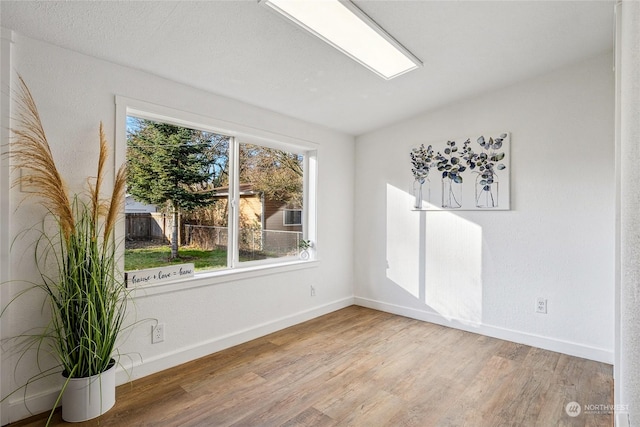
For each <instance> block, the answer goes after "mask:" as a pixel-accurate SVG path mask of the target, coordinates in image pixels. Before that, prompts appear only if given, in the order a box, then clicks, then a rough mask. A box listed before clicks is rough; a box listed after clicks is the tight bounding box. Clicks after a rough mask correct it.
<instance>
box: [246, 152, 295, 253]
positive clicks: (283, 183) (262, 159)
mask: <svg viewBox="0 0 640 427" xmlns="http://www.w3.org/2000/svg"><path fill="white" fill-rule="evenodd" d="M239 148H240V159H239V161H240V164H239V166H240V208H239V227H240V231H239V235H238V237H239V239H238V246H239V251H240V260H241V261H247V260H257V259H266V258H280V257H285V256H296V255H297V254H298V244H299V242H300V240H302V236H303V234H302V233H303V225H302V224H303V221H302V210H303V200H304V198H303V175H304V171H303V164H304V162H303V161H304V157H303V156H302V155H301V154H297V153H291V152H287V151H282V150H276V149H272V148H267V147H262V146H259V145H253V144H243V143H242V144H240V147H239ZM290 212H297V217H296V216H295V215H296V214H295V213H294V214H293V215H294V218H293V219H294V221H289V219H291V218H288V217H287V215H289V216H290V215H291V213H290Z"/></svg>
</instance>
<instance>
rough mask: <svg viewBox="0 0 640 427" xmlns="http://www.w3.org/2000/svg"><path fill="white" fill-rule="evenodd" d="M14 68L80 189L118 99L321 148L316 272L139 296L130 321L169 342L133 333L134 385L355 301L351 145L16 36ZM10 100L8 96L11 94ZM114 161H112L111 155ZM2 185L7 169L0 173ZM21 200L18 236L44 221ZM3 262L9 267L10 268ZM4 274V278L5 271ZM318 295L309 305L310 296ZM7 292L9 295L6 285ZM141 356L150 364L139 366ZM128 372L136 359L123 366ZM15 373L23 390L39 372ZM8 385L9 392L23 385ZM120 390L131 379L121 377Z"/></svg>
mask: <svg viewBox="0 0 640 427" xmlns="http://www.w3.org/2000/svg"><path fill="white" fill-rule="evenodd" d="M14 40H15V43H14V48H13V63H12V64H11V66H12V69H13V70H15V71H16V72H18V73H20V74H21V75H22V76H23V77H24V79H25V80H26V82H27V84H28V85H29V87H30V89H31V92H32V93H33V96H34V97H35V99H36V102H37V104H38V107H39V109H40V114H41V117H42V121H43V123H44V127H45V130H46V132H47V136H48V138H49V142H50V144H51V145H52V150H53V152H54V157H55V158H56V160H57V162H58V165H59V168H60V169H61V170H62V173H63V175H64V176H65V178H66V179H67V181H68V183H69V184H70V186H71V187H72V189H74V190H76V191H77V190H79V189H80V188H81V187H82V185H83V184H84V180H85V177H87V176H91V175H92V174H93V173H94V171H95V165H94V163H95V160H94V159H96V157H97V148H98V143H97V135H98V133H97V132H98V123H99V122H100V121H103V122H104V124H105V129H106V131H107V137H108V140H109V141H114V134H115V131H116V129H115V103H114V102H115V96H116V95H121V96H125V97H127V98H132V99H138V100H142V101H146V102H150V103H154V104H158V105H161V106H165V107H170V108H173V109H178V110H182V111H186V112H190V113H195V114H199V115H201V116H205V117H211V118H214V119H216V120H224V121H228V122H233V123H239V124H242V125H244V126H246V127H252V128H255V129H258V130H260V131H261V132H270V133H273V134H279V135H285V136H287V137H292V138H299V139H303V140H306V141H311V142H314V143H317V144H318V160H319V173H318V239H317V249H318V255H319V258H320V259H319V262H317V263H312V264H311V266H310V267H307V268H303V269H293V270H290V271H282V272H272V273H271V274H268V275H266V274H265V275H263V274H254V275H250V276H248V277H244V278H242V279H233V278H229V279H228V280H224V281H218V282H216V283H215V284H208V285H207V284H204V286H200V287H197V288H191V289H188V290H182V289H179V288H176V287H172V288H171V289H172V291H171V292H165V293H163V292H156V291H153V292H150V293H148V294H145V293H144V292H139V293H137V294H136V298H135V301H134V303H135V304H134V305H132V306H131V308H132V313H133V312H135V314H136V316H137V319H139V320H140V319H147V318H155V319H158V320H159V321H161V322H163V323H165V325H166V326H165V342H163V343H161V344H156V345H151V338H150V327H151V326H150V323H144V324H142V325H141V326H140V327H138V328H135V329H133V331H132V333H131V335H130V336H129V339H128V340H127V341H126V343H125V344H124V345H123V346H122V347H121V349H120V350H121V352H123V353H129V354H131V355H132V357H133V364H134V365H136V366H135V367H134V369H133V371H132V378H137V377H139V376H142V375H147V374H149V373H152V372H156V371H159V370H162V369H166V368H169V367H171V366H174V365H176V364H179V363H182V362H184V361H187V360H190V359H193V358H195V357H198V356H201V355H205V354H208V353H211V352H213V351H216V350H219V349H221V348H224V347H227V346H230V345H233V344H236V343H239V342H242V341H246V340H248V339H251V338H254V337H257V336H259V335H262V334H265V333H268V332H271V331H274V330H277V329H280V328H282V327H285V326H288V325H292V324H295V323H298V322H300V321H303V320H306V319H308V318H312V317H315V316H317V315H319V314H323V313H326V312H329V311H332V310H335V309H337V308H340V307H344V306H347V305H350V304H351V303H352V302H353V287H352V283H353V256H352V254H353V231H352V224H351V220H350V219H351V218H353V188H354V173H353V164H354V139H353V137H351V136H349V135H345V134H341V133H337V132H334V131H330V130H328V129H325V128H322V127H320V126H316V125H311V124H308V123H304V122H301V121H298V120H294V119H291V118H288V117H284V116H282V115H279V114H276V113H273V112H270V111H266V110H264V109H260V108H257V107H253V106H250V105H247V104H244V103H241V102H238V101H234V100H231V99H228V98H223V97H220V96H215V95H212V94H209V93H204V92H201V91H199V90H196V89H194V88H191V87H188V86H185V85H181V84H178V83H175V82H171V81H167V80H164V79H161V78H159V77H156V76H153V75H149V74H146V73H143V72H140V71H136V70H133V69H128V68H125V67H121V66H118V65H115V64H111V63H108V62H104V61H100V60H96V59H95V58H92V57H88V56H84V55H80V54H77V53H74V52H71V51H68V50H64V49H60V48H57V47H54V46H51V45H48V44H46V43H42V42H38V41H34V40H31V39H29V38H26V37H23V36H21V35H19V34H14ZM6 93H7V92H5V91H4V90H3V95H5V94H6ZM3 142H4V141H3ZM112 158H113V157H112ZM2 174H3V177H5V176H6V174H7V170H6V167H4V168H3V169H2ZM21 197H22V194H20V193H18V192H17V191H14V192H13V194H12V203H13V206H12V207H11V212H12V213H13V215H12V217H11V222H12V230H11V231H12V233H11V234H12V236H15V235H16V234H17V233H19V232H20V230H22V229H24V227H28V226H30V225H32V224H34V223H36V222H37V220H38V218H39V217H40V215H41V212H40V210H39V209H37V208H35V207H34V206H33V205H32V204H31V203H29V202H26V203H24V204H23V205H22V206H20V208H19V209H18V210H16V207H17V202H18V201H19V199H20V198H21ZM23 246H24V245H23V244H22V243H19V244H18V245H17V247H14V250H12V252H11V260H10V263H11V266H12V269H13V271H12V273H11V274H12V277H13V278H20V279H22V278H25V277H26V278H28V277H33V275H31V276H30V272H32V271H33V265H32V263H31V253H32V252H31V250H30V249H28V248H27V249H25V248H23ZM5 263H6V262H5ZM0 267H1V268H3V269H4V268H8V265H2V266H0ZM310 285H313V286H314V287H315V289H316V296H315V297H311V295H310V288H309V286H310ZM3 289H4V291H3V292H5V293H6V292H8V291H7V290H6V289H7V288H6V287H4V288H3ZM36 302H37V301H35V300H34V299H30V298H29V297H27V298H24V299H21V301H20V302H19V303H18V304H16V305H14V308H13V310H12V311H11V312H9V314H8V315H6V316H4V317H3V318H2V319H1V320H2V329H3V337H6V336H12V335H15V334H16V333H19V332H22V331H23V330H24V329H26V328H28V327H29V326H32V325H33V326H37V325H38V324H41V323H42V320H38V319H40V315H39V309H40V307H39V305H38V304H36ZM137 355H140V356H141V358H142V362H140V359H139V358H138V357H137ZM122 361H123V362H124V363H125V364H127V363H128V359H123V360H122ZM13 363H14V359H12V358H10V357H3V364H4V366H3V367H2V372H3V373H4V372H13V368H14V366H13ZM34 369H35V368H34V367H29V366H28V364H27V368H23V369H21V370H19V371H18V380H19V381H20V380H21V379H24V378H26V376H27V375H28V374H33V373H34ZM10 377H11V376H5V375H3V384H2V386H3V393H4V394H6V392H7V391H8V390H10V389H11V388H12V386H14V385H15V384H13V383H12V382H11V378H10ZM118 378H119V380H118V382H119V383H122V382H124V381H125V380H126V376H125V375H123V374H122V372H121V373H120V375H119V377H118ZM56 386H57V382H56V381H54V382H52V383H50V384H45V383H41V384H35V385H33V386H32V387H30V388H29V390H28V393H27V401H28V402H29V404H30V408H31V409H32V410H33V411H35V412H39V411H42V410H46V409H48V408H50V407H51V404H52V402H53V401H52V400H51V398H52V397H53V394H52V391H54V390H55V387H56ZM21 401H22V395H21V394H19V395H17V396H15V398H12V399H9V401H8V402H5V405H4V406H3V409H4V410H3V412H2V424H4V423H6V422H8V421H14V420H16V419H19V418H21V417H23V416H25V415H28V414H27V413H26V411H25V410H24V406H23V405H22V403H21Z"/></svg>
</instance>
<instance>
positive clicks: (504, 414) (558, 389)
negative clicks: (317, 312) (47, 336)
mask: <svg viewBox="0 0 640 427" xmlns="http://www.w3.org/2000/svg"><path fill="white" fill-rule="evenodd" d="M571 401H576V402H579V403H581V404H582V405H583V406H584V408H585V409H588V408H592V409H593V408H601V407H602V406H597V407H596V406H588V405H610V404H613V378H612V368H611V366H610V365H607V364H603V363H597V362H594V361H590V360H585V359H580V358H576V357H571V356H567V355H562V354H559V353H554V352H551V351H546V350H542V349H538V348H533V347H529V346H525V345H522V344H516V343H511V342H506V341H502V340H498V339H495V338H490V337H485V336H481V335H476V334H473V333H469V332H464V331H460V330H456V329H450V328H446V327H442V326H438V325H434V324H430V323H426V322H420V321H417V320H414V319H408V318H404V317H401V316H395V315H392V314H389V313H383V312H379V311H375V310H370V309H367V308H364V307H357V306H352V307H348V308H346V309H343V310H339V311H336V312H334V313H330V314H327V315H325V316H321V317H318V318H316V319H313V320H310V321H308V322H305V323H302V324H299V325H296V326H293V327H291V328H287V329H284V330H282V331H279V332H276V333H274V334H271V335H268V336H265V337H262V338H259V339H256V340H253V341H251V342H248V343H245V344H242V345H239V346H236V347H233V348H230V349H227V350H224V351H221V352H218V353H215V354H212V355H209V356H206V357H203V358H201V359H198V360H196V361H193V362H189V363H186V364H184V365H181V366H178V367H175V368H172V369H169V370H166V371H164V372H160V373H157V374H154V375H150V376H148V377H145V378H142V379H139V380H136V381H134V382H133V383H130V384H125V385H122V386H120V387H118V389H117V402H116V406H115V407H114V408H113V409H112V410H111V411H109V412H108V413H107V414H105V415H103V416H102V417H100V418H97V419H95V420H91V421H87V422H85V423H76V424H75V425H77V426H78V427H84V426H91V427H93V426H100V427H120V426H122V427H130V426H159V425H161V426H181V427H192V426H193V427H195V426H203V427H210V426H215V427H219V426H251V427H253V426H259V427H269V426H287V427H291V426H321V427H325V426H326V427H333V426H366V427H369V426H393V427H395V426H415V427H427V426H456V427H457V426H465V425H467V426H472V427H484V426H487V427H495V426H527V427H528V426H541V427H543V426H544V427H547V426H552V425H553V426H595V427H602V426H611V425H613V415H612V414H611V413H608V412H607V411H606V410H598V411H591V412H590V413H588V412H589V411H585V413H582V414H580V415H579V416H578V417H575V418H573V417H569V416H568V415H567V414H566V412H565V406H566V404H567V403H568V402H571ZM46 416H47V414H42V415H38V416H35V417H32V418H30V419H27V420H23V421H21V422H19V423H14V424H12V425H11V426H12V427H27V426H28V427H35V426H42V425H44V423H45V420H46ZM52 425H53V426H62V425H66V423H64V422H63V421H61V418H60V413H59V411H58V412H57V413H56V414H55V418H54V421H53V423H52Z"/></svg>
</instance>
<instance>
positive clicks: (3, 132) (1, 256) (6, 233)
mask: <svg viewBox="0 0 640 427" xmlns="http://www.w3.org/2000/svg"><path fill="white" fill-rule="evenodd" d="M1 33H2V34H1V37H2V39H1V40H0V43H1V44H2V45H1V46H2V47H1V48H0V88H1V90H0V283H6V282H7V281H8V280H9V278H10V277H11V276H10V269H11V263H10V262H9V249H10V242H11V237H10V233H11V231H10V230H11V228H10V224H11V223H10V219H9V218H10V203H11V196H10V195H11V168H10V162H9V158H8V157H7V156H5V154H6V153H7V152H8V151H9V147H8V145H7V144H8V143H9V139H10V131H9V129H10V128H11V96H10V94H11V92H12V84H11V80H12V78H11V77H12V76H11V52H12V50H13V49H12V45H13V32H12V31H10V30H7V29H5V28H2V29H1ZM0 288H1V289H0V307H4V305H3V304H4V301H7V300H8V299H7V287H6V286H2V287H0ZM5 323H6V322H3V321H2V319H0V331H2V332H1V334H0V335H1V336H2V337H4V336H6V334H5V333H4V330H5ZM5 370H6V367H4V366H3V358H2V352H1V351H0V378H1V379H0V396H4V395H5V393H7V392H8V390H9V389H10V382H9V375H4V374H3V372H4V371H5ZM7 406H8V405H7V404H6V402H2V403H1V404H0V425H5V424H7V423H9V415H10V410H7Z"/></svg>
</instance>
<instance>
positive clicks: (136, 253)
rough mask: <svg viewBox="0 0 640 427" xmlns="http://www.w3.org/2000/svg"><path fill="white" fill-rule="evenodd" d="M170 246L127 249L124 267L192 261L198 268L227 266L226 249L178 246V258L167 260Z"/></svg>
mask: <svg viewBox="0 0 640 427" xmlns="http://www.w3.org/2000/svg"><path fill="white" fill-rule="evenodd" d="M170 255H171V247H170V246H166V245H164V246H150V247H146V248H139V249H127V250H125V256H124V269H125V271H129V270H142V269H145V268H153V267H160V266H163V265H167V264H183V263H187V262H192V263H194V264H195V267H196V271H198V270H213V269H216V268H225V267H226V266H227V251H225V250H222V249H216V250H213V251H205V250H201V249H195V248H180V249H179V250H178V258H176V259H174V260H172V261H171V262H169V256H170Z"/></svg>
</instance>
